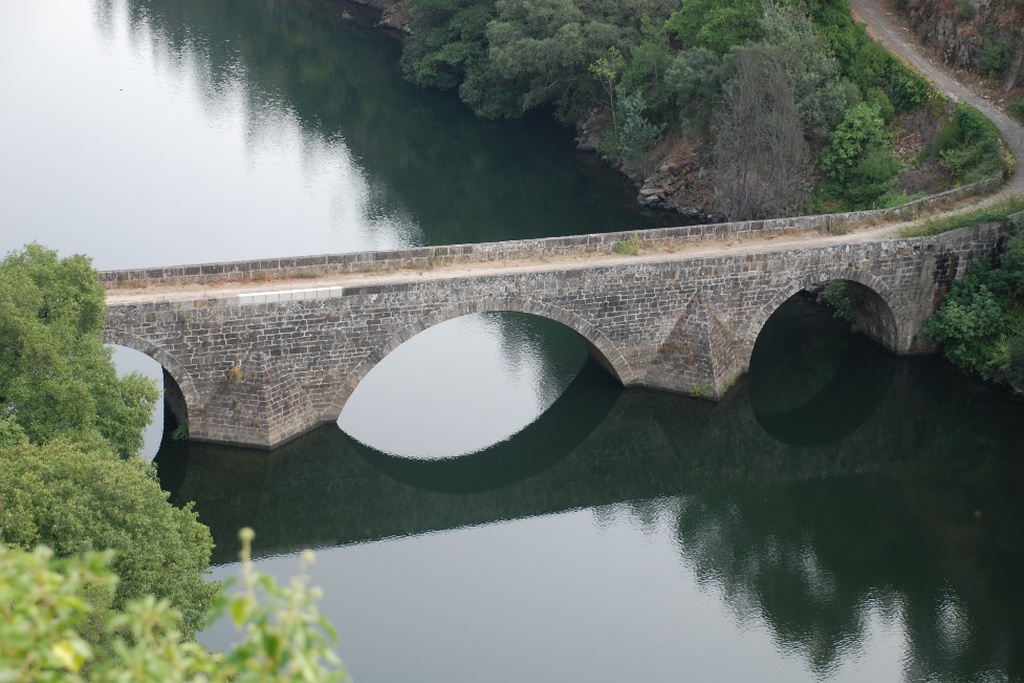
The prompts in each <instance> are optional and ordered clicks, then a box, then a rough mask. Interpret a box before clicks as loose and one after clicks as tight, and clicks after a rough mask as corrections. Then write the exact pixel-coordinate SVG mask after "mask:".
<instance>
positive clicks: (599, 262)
mask: <svg viewBox="0 0 1024 683" xmlns="http://www.w3.org/2000/svg"><path fill="white" fill-rule="evenodd" d="M851 4H852V7H853V11H854V15H855V16H856V17H857V18H858V19H859V20H860V21H862V22H864V23H865V24H867V27H868V32H869V33H870V34H871V35H872V36H873V37H875V38H877V39H878V40H880V41H881V42H882V44H883V45H885V47H886V48H887V49H888V50H890V51H891V52H894V53H896V54H898V55H899V56H900V57H902V58H903V59H904V60H905V61H906V62H907V63H909V64H910V65H911V66H913V67H914V68H915V69H917V70H918V71H920V72H921V73H923V74H924V75H925V76H926V77H927V78H929V79H930V80H931V81H932V83H934V84H935V86H936V87H937V88H938V89H939V90H940V91H941V92H943V93H945V94H947V95H949V96H950V97H952V98H955V99H956V100H962V101H964V102H967V103H968V104H970V105H972V106H974V107H976V108H977V109H979V110H980V111H981V112H982V113H983V114H985V115H986V116H988V117H989V118H990V119H991V120H992V122H993V123H995V124H996V126H997V127H998V128H999V130H1000V131H1001V133H1002V135H1003V139H1004V141H1005V142H1006V145H1007V147H1008V148H1009V150H1010V151H1011V153H1012V154H1013V155H1014V157H1015V158H1016V159H1017V160H1018V162H1017V163H1018V164H1024V126H1021V124H1019V123H1017V122H1016V121H1015V120H1013V119H1012V118H1010V117H1009V116H1007V115H1006V114H1005V113H1003V112H1002V111H1001V110H999V109H998V108H996V107H995V106H993V105H992V104H991V102H989V101H988V100H987V99H986V98H985V96H984V95H983V94H981V93H976V92H974V91H972V90H971V89H970V88H968V87H966V86H964V85H963V84H961V83H960V82H959V81H957V80H956V78H955V77H954V74H953V73H952V72H951V71H950V70H949V69H946V68H945V67H943V66H942V65H941V64H940V63H938V62H937V61H936V60H932V59H929V58H927V57H925V55H924V53H923V51H922V50H920V49H919V47H918V46H917V43H916V40H915V39H914V37H913V36H912V35H911V33H910V31H909V29H907V28H906V27H905V26H903V25H902V24H901V23H900V22H899V20H898V19H897V18H896V16H895V15H894V13H893V12H892V10H891V8H890V7H889V6H888V4H887V3H886V2H885V0H851ZM1022 193H1024V168H1022V169H1021V171H1020V172H1018V173H1017V174H1015V175H1014V176H1013V177H1012V178H1011V179H1010V180H1009V182H1007V183H1006V184H1005V185H1004V186H1003V187H1002V188H1001V189H1000V190H999V191H998V192H996V193H994V194H993V195H990V196H989V197H986V198H985V199H984V200H982V201H981V202H979V204H985V203H989V202H993V201H997V200H998V199H1001V198H1003V197H1007V196H1010V195H1016V194H1022ZM972 206H974V205H972ZM905 225H907V223H892V224H886V225H881V226H862V227H853V228H851V229H850V231H849V232H847V233H846V234H844V235H827V234H822V233H821V232H819V231H806V232H798V233H789V234H787V235H785V236H776V237H773V238H761V239H751V240H730V241H725V242H722V241H716V242H689V243H680V244H678V245H673V247H672V249H671V251H658V252H651V253H643V254H640V255H637V256H627V255H620V254H602V253H593V254H586V255H575V256H565V257H550V258H548V259H545V260H543V261H541V260H530V261H499V262H494V261H489V262H483V263H465V264H458V265H445V266H438V267H436V268H430V269H425V270H413V269H411V270H402V271H394V272H383V273H356V274H337V275H334V276H325V277H319V278H303V279H301V280H277V281H270V282H254V283H250V284H244V285H243V284H237V283H227V284H223V285H178V286H160V285H155V286H148V287H145V288H142V289H115V290H111V291H109V292H108V293H107V303H108V304H112V305H119V304H130V303H133V302H139V301H149V302H152V301H188V300H194V299H200V298H225V297H231V296H234V295H238V294H245V293H252V292H254V291H259V292H270V291H285V290H295V289H302V290H308V289H317V288H321V287H332V286H344V287H359V286H365V285H384V284H391V283H402V282H410V281H422V280H429V279H442V278H457V277H473V276H486V275H488V274H499V273H500V274H507V273H529V272H543V271H551V270H557V269H565V270H570V269H578V268H592V267H600V266H609V265H621V264H626V263H642V262H644V261H659V262H664V261H668V260H676V259H678V260H684V259H690V258H700V257H715V256H726V255H729V256H732V255H741V254H747V253H771V252H781V251H791V250H799V249H809V248H816V247H824V246H829V245H841V244H854V243H858V242H864V241H871V240H876V239H884V238H887V237H893V236H895V235H896V234H897V233H898V231H899V229H900V228H901V227H903V226H905Z"/></svg>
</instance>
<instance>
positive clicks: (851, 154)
mask: <svg viewBox="0 0 1024 683" xmlns="http://www.w3.org/2000/svg"><path fill="white" fill-rule="evenodd" d="M820 166H821V170H822V171H823V172H824V173H825V175H826V176H827V178H828V180H829V184H828V186H827V190H826V191H827V192H828V193H829V194H831V195H834V196H836V197H838V198H840V199H841V200H842V201H845V202H847V203H848V204H850V205H852V206H854V207H864V206H871V205H872V204H873V203H874V202H876V201H877V200H878V199H879V198H880V197H881V196H882V195H884V194H885V193H886V192H888V191H889V190H890V189H892V187H893V185H894V184H895V183H896V176H897V173H898V172H899V161H898V159H897V158H896V156H895V155H894V154H893V153H892V147H891V144H890V142H889V137H888V135H887V134H886V132H885V121H884V120H883V119H882V115H881V113H879V108H878V106H877V105H869V104H867V103H864V102H861V103H859V104H857V105H856V106H854V107H852V108H850V109H849V110H848V111H847V112H846V116H845V117H844V118H843V121H842V123H840V124H839V126H838V127H837V128H836V129H835V130H834V131H833V132H832V134H831V135H829V137H828V144H827V145H826V146H825V149H824V150H822V153H821V162H820Z"/></svg>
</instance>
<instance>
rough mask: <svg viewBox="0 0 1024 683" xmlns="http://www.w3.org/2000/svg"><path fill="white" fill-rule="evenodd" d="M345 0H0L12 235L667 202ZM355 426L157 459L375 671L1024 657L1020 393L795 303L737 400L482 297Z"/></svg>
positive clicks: (1007, 660) (619, 676)
mask: <svg viewBox="0 0 1024 683" xmlns="http://www.w3.org/2000/svg"><path fill="white" fill-rule="evenodd" d="M339 7H340V6H339V5H336V4H333V3H329V2H324V3H318V2H299V1H298V0H274V1H271V2H264V3H258V4H253V3H243V2H238V1H237V0H233V1H232V0H224V1H220V0H202V1H200V0H190V1H185V0H166V1H163V2H158V1H157V0H54V2H50V3H45V4H44V3H31V2H29V3H25V2H21V3H18V2H6V3H0V92H2V93H3V94H4V102H5V106H4V107H2V108H0V149H2V150H3V163H2V164H0V250H2V251H7V250H10V249H15V248H18V247H19V246H20V245H22V244H23V243H25V242H28V241H32V240H38V241H41V242H43V243H45V244H48V245H50V246H52V247H55V248H58V249H60V250H61V251H62V252H65V253H70V252H74V251H81V252H86V253H89V254H91V255H93V256H94V257H95V261H96V264H97V266H99V267H101V268H115V267H131V266H144V265H155V264H167V263H182V262H196V261H212V260H223V259H237V258H251V257H259V256H278V255H286V254H305V253H318V252H328V251H348V250H357V249H370V248H385V247H393V246H401V245H412V244H433V243H445V242H464V241H477V240H488V239H499V238H506V237H527V236H539V235H552V234H570V233H585V232H592V231H599V230H613V229H623V228H637V227H645V226H649V225H652V224H654V223H656V222H658V221H660V220H664V219H663V218H659V217H656V216H648V215H644V214H642V213H640V212H638V211H637V210H636V209H635V208H634V206H633V202H632V198H633V197H632V192H631V190H629V189H628V188H627V187H625V186H624V185H623V184H622V183H621V182H620V181H619V180H618V179H617V178H616V177H615V176H614V175H612V174H609V173H608V172H607V171H606V170H605V169H604V168H603V167H601V166H600V165H598V164H595V163H593V161H592V160H591V159H589V158H588V157H585V156H580V155H578V154H577V153H576V152H575V151H574V150H573V148H572V145H571V134H570V133H568V132H567V131H565V130H563V129H560V128H558V127H556V126H553V125H550V124H549V123H547V122H546V121H545V120H544V119H543V118H539V119H537V120H532V121H527V122H522V123H512V124H510V123H498V122H487V121H480V120H476V119H473V118H472V117H471V116H470V115H469V113H468V112H467V111H466V110H465V109H464V108H463V107H462V106H461V105H460V104H459V103H458V102H456V101H455V100H454V99H453V98H449V97H447V96H445V95H442V94H438V93H430V92H423V91H416V90H413V89H411V88H409V87H408V86H407V85H405V84H404V83H402V82H401V80H400V78H399V76H398V72H397V68H396V58H397V50H398V47H397V46H396V45H395V43H394V42H392V41H391V40H390V39H388V38H386V37H384V36H381V35H379V34H377V33H374V32H372V31H365V30H361V29H359V28H358V26H357V25H355V24H354V23H349V22H346V21H344V20H343V19H342V18H341V15H340V12H339ZM357 18H358V17H357ZM118 358H119V362H120V363H121V364H122V367H134V366H132V361H131V359H130V354H128V353H127V352H123V353H119V355H118ZM141 367H142V369H144V370H145V371H147V372H151V373H154V374H156V375H157V376H159V368H158V367H156V366H155V365H154V364H153V363H152V362H149V364H148V366H145V365H144V366H141ZM339 424H340V425H341V427H342V428H343V429H344V431H343V430H342V429H339V428H337V427H333V426H332V427H329V428H323V429H321V430H319V431H317V432H314V433H312V434H310V435H308V436H306V437H305V438H303V439H300V440H298V441H296V442H293V443H291V444H289V445H288V446H287V447H286V448H283V449H280V450H278V451H275V452H273V453H256V452H246V451H240V450H234V449H220V448H213V447H208V446H200V445H191V446H189V445H184V444H180V443H172V442H164V443H163V445H162V447H161V451H160V454H159V458H158V464H159V468H160V473H161V478H162V481H163V483H164V486H165V487H166V488H167V489H168V490H169V491H171V492H172V495H173V499H174V500H176V501H178V502H182V503H183V502H185V501H189V500H193V501H195V502H196V507H197V509H198V510H199V513H200V515H201V517H202V518H203V520H204V521H205V522H206V523H207V524H209V525H210V526H211V528H212V530H213V533H214V536H215V538H216V542H217V544H218V548H217V550H216V556H215V561H216V562H217V563H218V567H217V569H216V570H215V575H216V576H226V575H231V574H232V573H233V572H234V570H235V567H233V566H232V564H231V563H232V561H233V558H234V556H235V552H236V550H237V547H236V544H235V541H234V539H235V533H236V531H237V529H238V528H239V527H241V526H246V525H248V526H252V527H254V528H255V529H256V531H257V539H256V550H257V553H258V554H259V556H260V558H261V559H260V560H259V563H260V565H261V567H262V568H264V569H266V570H268V571H272V572H274V573H275V574H278V575H279V576H282V577H286V576H288V575H290V574H291V572H292V571H294V569H295V567H296V565H297V560H296V558H295V557H294V553H295V552H296V551H297V550H299V549H301V548H304V547H315V548H316V549H317V555H318V562H317V564H316V565H314V568H313V575H314V577H313V578H314V580H315V582H316V583H318V584H320V585H322V586H323V587H324V589H325V594H326V597H325V599H324V602H323V605H322V606H323V609H324V611H325V613H326V614H327V615H328V617H329V618H330V619H331V620H332V621H333V622H334V623H335V624H337V625H338V627H339V630H340V632H341V644H340V646H339V652H340V654H341V655H342V656H343V658H344V659H345V661H346V662H347V664H348V666H349V669H350V671H351V672H352V674H353V675H354V677H355V679H356V680H357V681H359V682H361V683H371V682H381V683H402V682H403V681H413V680H417V681H419V680H426V681H446V682H448V681H455V682H457V681H463V682H467V683H469V682H472V683H479V682H482V681H487V682H493V681H522V680H533V681H552V682H557V683H575V682H580V683H582V682H583V681H587V682H588V683H589V682H591V681H616V682H619V681H624V680H628V681H644V682H647V681H668V680H672V681H678V680H690V681H730V682H734V681H755V680H756V681H765V680H766V681H779V682H791V681H818V680H828V681H872V682H876V681H883V682H887V681H963V682H965V683H966V682H971V683H973V682H976V681H1008V680H1012V681H1016V680H1024V662H1022V657H1024V642H1022V640H1024V639H1022V636H1024V634H1022V626H1021V620H1020V618H1019V615H1020V614H1022V613H1024V609H1022V608H1024V604H1022V596H1021V588H1020V581H1019V577H1020V574H1021V569H1022V568H1024V558H1022V557H1021V553H1022V550H1021V549H1022V548H1024V542H1022V541H1024V538H1021V535H1022V531H1021V530H1022V529H1024V519H1022V517H1024V514H1022V513H1024V510H1022V504H1021V496H1020V492H1021V491H1022V484H1024V476H1022V475H1024V471H1022V466H1021V464H1020V463H1021V462H1022V460H1021V456H1022V451H1024V447H1022V444H1024V409H1022V407H1021V406H1020V405H1019V404H1013V403H1010V402H1008V401H1006V400H1004V397H1002V396H999V395H997V394H993V392H991V391H989V390H987V389H985V388H983V387H979V386H977V385H974V384H972V383H970V382H968V381H966V380H964V379H963V378H961V377H959V376H958V375H957V374H956V373H955V372H953V371H952V370H951V369H950V368H949V367H948V366H946V365H944V364H942V363H940V362H937V361H935V360H934V359H924V360H914V361H904V360H896V359H893V358H891V357H890V356H888V355H887V354H885V353H884V352H881V351H880V350H879V349H877V348H876V347H874V346H872V345H870V344H867V343H865V342H864V340H863V339H860V338H858V337H853V336H850V335H849V334H848V331H847V330H846V329H845V326H844V325H842V324H841V323H837V322H835V321H834V320H832V319H831V318H829V317H828V316H827V314H826V315H822V314H821V312H820V311H817V310H816V309H814V308H812V307H808V306H807V305H806V304H805V303H804V302H801V301H799V300H797V301H794V302H793V303H792V304H790V305H787V307H786V308H785V309H784V310H783V311H782V312H780V314H779V315H778V316H776V317H774V318H773V319H772V324H771V326H770V328H769V329H767V330H766V332H765V334H764V335H763V337H762V339H761V341H760V342H759V344H758V347H757V349H756V351H755V357H754V361H753V365H752V368H751V374H750V376H749V378H748V379H747V380H745V381H743V382H741V383H740V384H739V385H738V386H737V387H736V389H735V390H734V391H733V392H732V393H731V394H730V396H729V397H728V398H727V400H725V401H723V402H722V403H720V404H709V403H703V402H699V401H693V400H688V399H684V398H679V397H674V396H668V395H664V394H655V393H649V392H643V391H623V390H622V389H621V388H619V387H618V386H616V385H615V384H614V383H613V382H612V381H611V380H610V379H609V378H608V376H607V375H606V374H605V373H604V372H603V371H602V370H601V369H600V368H598V367H597V366H596V365H595V364H594V363H593V362H592V361H589V360H588V358H587V355H586V353H585V351H584V349H583V347H582V345H581V344H580V342H579V340H578V339H577V338H576V337H575V335H574V334H573V333H571V332H570V331H568V330H567V329H565V328H563V327H561V326H559V325H557V324H554V323H550V322H548V321H542V320H539V319H536V318H530V317H528V316H519V315H488V316H471V317H467V318H463V319H460V320H456V321H451V322H449V323H446V324H444V325H441V326H438V327H437V328H434V329H431V330H428V331H426V332H424V333H423V334H421V335H419V336H417V337H416V338H414V339H412V340H410V341H409V342H407V344H406V345H403V346H402V347H400V348H399V349H398V350H396V351H395V352H394V353H393V354H391V355H390V356H388V358H386V359H385V360H384V362H382V363H381V364H380V365H379V366H378V367H377V368H376V369H375V370H374V371H373V372H372V373H371V374H370V375H368V376H367V378H366V379H365V380H364V382H363V383H362V384H361V385H360V386H359V387H358V389H357V391H356V393H355V394H354V395H353V397H352V399H351V400H350V402H349V404H348V405H347V406H346V409H345V412H344V413H343V414H342V415H341V416H340V421H339ZM159 442H160V434H159V432H157V433H156V434H155V441H154V443H153V445H152V451H151V453H152V452H155V451H156V449H157V447H158V445H159ZM203 639H204V642H207V643H209V644H211V645H213V646H222V645H225V644H227V643H229V642H230V641H231V640H232V633H231V632H230V628H229V627H226V626H225V625H223V624H218V625H214V626H213V627H211V629H210V630H209V631H208V632H206V633H205V634H204V636H203Z"/></svg>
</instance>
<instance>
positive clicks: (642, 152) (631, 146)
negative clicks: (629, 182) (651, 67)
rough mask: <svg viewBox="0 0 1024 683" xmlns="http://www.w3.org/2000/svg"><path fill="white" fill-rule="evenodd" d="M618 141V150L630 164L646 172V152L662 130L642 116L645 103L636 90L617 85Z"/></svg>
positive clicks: (662, 127)
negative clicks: (628, 89)
mask: <svg viewBox="0 0 1024 683" xmlns="http://www.w3.org/2000/svg"><path fill="white" fill-rule="evenodd" d="M618 108H619V114H620V116H619V117H618V141H619V152H620V153H621V154H622V157H623V159H625V161H626V163H628V164H629V165H630V166H633V167H634V168H635V169H637V170H638V171H640V173H646V172H647V153H648V152H649V151H650V150H651V147H652V146H653V145H654V143H655V142H656V141H657V139H658V136H660V135H661V133H662V131H663V130H664V126H659V125H655V124H653V123H651V122H650V121H648V120H647V119H646V118H645V117H644V110H645V109H646V108H647V104H646V103H645V102H644V98H643V95H641V94H640V93H638V92H625V91H624V89H623V88H622V87H621V86H620V87H619V102H618Z"/></svg>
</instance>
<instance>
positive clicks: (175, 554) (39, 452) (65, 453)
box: [0, 439, 216, 636]
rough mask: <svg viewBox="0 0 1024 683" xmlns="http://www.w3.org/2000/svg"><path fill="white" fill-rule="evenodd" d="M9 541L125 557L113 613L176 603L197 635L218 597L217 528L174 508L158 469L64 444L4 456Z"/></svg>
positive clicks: (2, 534) (3, 508) (0, 457)
mask: <svg viewBox="0 0 1024 683" xmlns="http://www.w3.org/2000/svg"><path fill="white" fill-rule="evenodd" d="M0 542H3V543H6V544H8V545H14V546H17V547H20V548H23V549H25V550H28V549H31V548H33V547H35V546H36V545H40V544H44V545H46V546H48V547H50V548H52V549H53V550H54V551H55V552H56V553H57V554H58V555H59V556H61V557H67V556H71V555H74V554H76V553H79V552H81V551H83V550H88V549H95V550H107V549H110V550H116V551H117V554H116V556H115V558H114V560H113V562H112V567H113V569H114V571H116V572H117V575H118V576H119V577H120V579H121V581H120V584H119V586H118V589H117V594H116V595H115V596H113V602H112V605H113V607H114V608H117V609H120V608H122V607H124V605H125V604H126V603H127V601H128V600H131V599H135V598H140V597H142V596H144V595H150V594H151V595H155V596H156V597H158V598H161V599H166V600H168V601H169V602H170V603H171V604H172V605H173V606H174V607H175V608H176V609H177V610H179V611H180V612H181V614H182V615H183V619H184V621H183V622H182V624H181V625H180V627H181V628H182V629H183V630H184V632H185V633H186V634H188V635H190V636H191V634H193V633H195V631H196V630H197V629H198V628H199V627H200V626H201V625H202V621H203V618H204V615H205V613H206V611H207V609H208V608H209V606H210V602H211V600H212V599H213V595H214V593H215V592H216V586H215V585H213V584H210V583H207V582H206V581H205V580H204V575H205V572H206V570H207V567H208V566H209V561H210V551H211V550H212V548H213V541H212V539H211V538H210V532H209V529H207V528H206V527H205V526H203V525H202V524H200V523H199V521H198V519H197V518H196V514H195V512H193V511H192V509H191V507H190V506H189V507H186V508H185V509H180V508H176V507H174V506H172V505H170V504H169V503H168V502H167V493H165V492H164V491H162V490H161V489H160V485H159V483H158V482H157V481H156V478H155V477H154V476H153V472H152V468H151V466H149V465H147V464H145V463H143V462H142V461H141V460H138V459H133V460H128V461H125V460H121V459H119V458H117V457H115V456H114V455H113V454H112V453H109V452H107V451H99V450H89V449H83V448H81V447H80V446H79V445H78V444H76V443H72V442H70V441H66V440H63V439H54V440H51V441H49V442H47V443H46V444H43V445H35V444H21V445H10V446H7V447H4V448H2V449H0Z"/></svg>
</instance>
